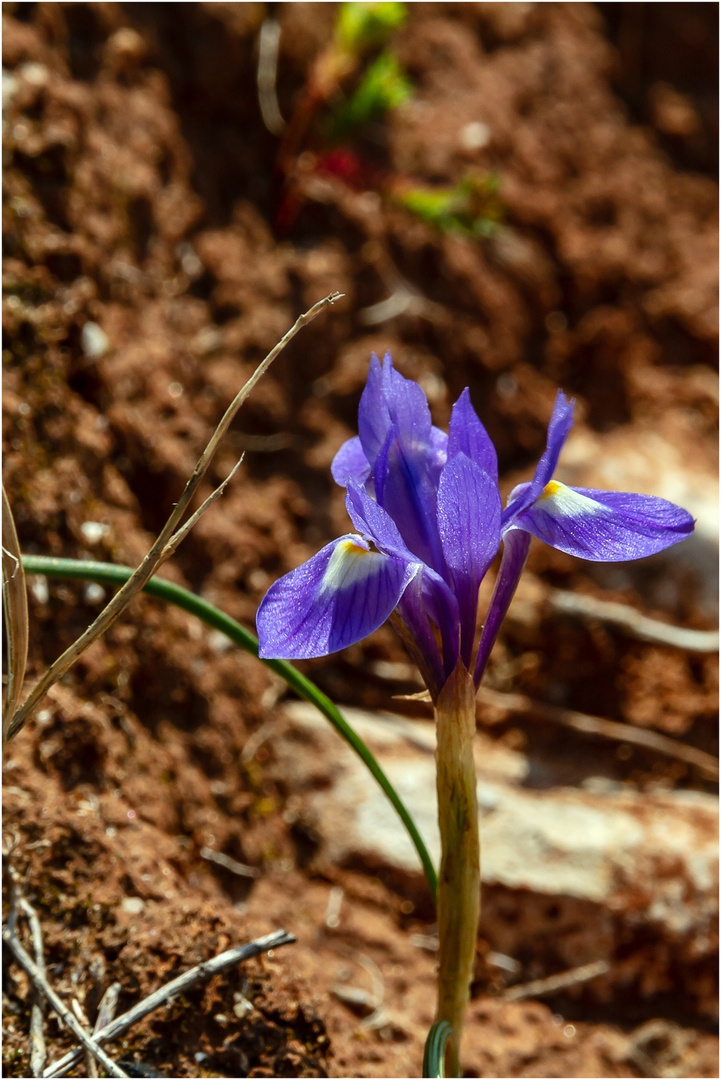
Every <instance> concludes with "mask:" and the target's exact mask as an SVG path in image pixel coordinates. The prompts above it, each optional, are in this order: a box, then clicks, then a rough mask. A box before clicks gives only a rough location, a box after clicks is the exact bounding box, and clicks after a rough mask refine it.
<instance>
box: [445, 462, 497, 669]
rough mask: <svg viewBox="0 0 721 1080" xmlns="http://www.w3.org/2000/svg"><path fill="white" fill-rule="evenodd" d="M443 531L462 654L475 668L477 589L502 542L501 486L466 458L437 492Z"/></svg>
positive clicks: (449, 467) (452, 466) (448, 468)
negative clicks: (458, 615)
mask: <svg viewBox="0 0 721 1080" xmlns="http://www.w3.org/2000/svg"><path fill="white" fill-rule="evenodd" d="M438 530H439V533H440V537H441V544H442V547H443V555H444V558H445V562H446V565H447V567H448V569H449V572H450V575H451V579H452V581H453V587H454V590H455V593H456V598H457V600H458V606H459V609H460V614H461V655H462V657H463V660H464V662H465V664H466V666H467V667H470V663H471V654H472V651H473V639H474V637H475V631H476V608H477V605H478V589H479V586H480V584H481V581H482V580H483V578H484V576H485V573H486V571H487V570H488V567H489V566H490V564H491V562H492V560H493V558H494V556H495V554H496V552H497V551H498V547H499V545H500V542H501V497H500V495H499V492H498V483H497V481H496V480H494V479H493V478H492V477H491V476H489V475H488V473H486V472H484V471H483V469H481V468H480V467H479V466H478V465H477V464H476V463H475V462H474V461H471V460H470V458H468V457H467V456H466V455H465V454H464V453H457V454H456V455H455V456H454V457H450V458H449V459H448V461H447V462H446V465H445V467H444V469H443V472H442V473H441V479H440V484H439V487H438Z"/></svg>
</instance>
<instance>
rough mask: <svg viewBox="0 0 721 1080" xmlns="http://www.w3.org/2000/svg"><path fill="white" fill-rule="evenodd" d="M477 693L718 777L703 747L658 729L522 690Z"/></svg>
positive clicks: (714, 762)
mask: <svg viewBox="0 0 721 1080" xmlns="http://www.w3.org/2000/svg"><path fill="white" fill-rule="evenodd" d="M478 697H479V699H480V700H481V701H486V702H488V704H489V705H497V706H499V707H500V708H502V709H508V710H509V711H510V712H515V713H531V714H533V715H535V716H540V717H541V719H543V720H549V721H550V722H551V723H554V724H563V725H564V727H569V728H574V729H575V730H576V731H583V732H584V733H585V734H587V735H600V736H601V737H602V738H604V739H614V740H615V741H616V742H626V743H633V744H634V745H635V746H644V747H647V748H648V749H649V750H655V751H656V752H657V753H659V754H664V755H665V756H666V757H672V758H676V759H677V760H678V761H684V762H686V764H688V765H694V766H695V767H696V768H697V769H700V770H701V771H702V772H704V773H705V774H706V775H707V776H709V777H711V779H714V780H718V777H719V763H718V758H715V757H714V756H713V755H712V754H707V753H706V752H705V751H704V750H697V749H696V747H695V746H689V745H688V744H687V743H682V742H678V741H677V740H676V739H671V738H669V736H668V735H661V734H660V733H659V732H658V731H649V730H648V729H647V728H640V727H636V726H635V725H634V724H621V723H619V722H618V721H616V720H604V719H602V718H601V717H600V716H588V715H587V713H580V712H576V711H575V710H573V709H562V708H559V707H558V706H557V705H547V704H546V703H545V702H541V701H533V700H532V699H531V698H529V697H526V696H525V694H502V693H500V692H499V691H498V690H490V689H489V688H488V687H485V686H481V688H480V690H479V691H478Z"/></svg>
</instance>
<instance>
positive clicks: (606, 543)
mask: <svg viewBox="0 0 721 1080" xmlns="http://www.w3.org/2000/svg"><path fill="white" fill-rule="evenodd" d="M516 525H517V527H518V528H519V529H526V530H527V531H528V532H530V533H532V534H533V535H534V536H537V537H538V538H539V539H540V540H543V541H545V543H547V544H550V545H551V547H555V548H558V549H559V550H560V551H565V552H567V553H568V554H569V555H576V556H577V557H578V558H580V559H591V560H593V561H594V562H626V561H627V560H629V559H641V558H644V557H645V556H646V555H654V554H655V553H656V552H657V551H663V549H664V548H667V547H670V546H671V545H672V544H677V543H678V542H679V541H680V540H685V539H686V537H687V536H690V535H691V533H692V532H693V527H694V521H693V518H692V517H691V515H690V514H687V513H686V511H685V510H682V509H681V507H679V506H675V505H674V504H673V503H670V502H667V501H666V499H659V498H657V497H656V496H653V495H633V494H630V493H628V492H623V491H597V490H596V489H595V488H571V487H566V485H565V484H560V483H559V482H558V481H557V480H552V481H551V482H550V483H548V484H546V486H545V488H544V489H543V492H542V494H541V495H540V497H539V498H538V499H536V501H535V502H534V503H533V505H532V506H531V507H529V509H528V510H526V511H525V512H524V513H522V514H521V515H519V516H518V517H517V518H516Z"/></svg>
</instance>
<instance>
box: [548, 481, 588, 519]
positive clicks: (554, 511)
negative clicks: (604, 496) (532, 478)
mask: <svg viewBox="0 0 721 1080" xmlns="http://www.w3.org/2000/svg"><path fill="white" fill-rule="evenodd" d="M534 505H535V506H537V507H538V508H539V510H543V512H544V513H546V514H549V515H550V516H551V517H557V518H560V517H566V518H568V517H570V518H584V517H590V516H591V515H593V514H597V513H598V512H599V511H602V510H603V509H604V507H603V506H602V505H601V504H600V503H597V502H596V501H595V499H589V497H588V496H587V495H581V493H580V491H574V490H573V488H570V487H566V485H565V484H561V483H559V481H558V480H550V481H549V482H548V483H547V484H546V486H545V488H544V489H543V491H542V492H541V494H540V495H539V496H538V498H537V499H536V502H535V503H534Z"/></svg>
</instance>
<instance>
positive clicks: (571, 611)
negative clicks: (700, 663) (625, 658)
mask: <svg viewBox="0 0 721 1080" xmlns="http://www.w3.org/2000/svg"><path fill="white" fill-rule="evenodd" d="M546 602H547V604H548V606H549V607H550V608H551V610H552V611H557V612H559V613H561V614H563V615H577V616H579V617H580V618H583V619H599V620H600V621H601V622H605V623H609V624H610V625H611V626H618V627H619V628H620V629H621V630H625V631H626V633H627V634H629V635H630V636H631V637H635V638H639V639H640V640H641V641H653V642H657V643H658V644H659V645H673V646H674V647H675V648H677V649H683V650H684V651H685V652H701V653H713V652H718V649H719V635H718V631H717V630H689V629H687V628H686V627H683V626H671V625H670V624H669V623H663V622H659V620H658V619H649V617H648V616H647V615H642V614H641V612H640V611H637V610H636V608H633V607H630V606H629V605H628V604H617V603H613V602H612V601H610V600H598V599H597V598H596V597H595V596H583V595H582V594H581V593H574V592H566V591H565V590H563V589H552V590H551V592H550V593H549V595H548V597H547V599H546Z"/></svg>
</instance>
